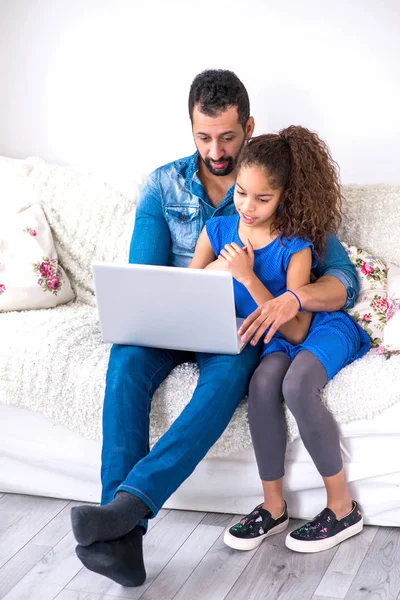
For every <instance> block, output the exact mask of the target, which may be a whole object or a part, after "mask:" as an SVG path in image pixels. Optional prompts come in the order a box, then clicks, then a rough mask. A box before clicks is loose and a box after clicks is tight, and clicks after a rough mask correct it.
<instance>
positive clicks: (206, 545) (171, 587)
mask: <svg viewBox="0 0 400 600" xmlns="http://www.w3.org/2000/svg"><path fill="white" fill-rule="evenodd" d="M224 529H225V528H224V527H217V526H215V525H204V523H203V522H201V523H200V525H198V526H197V527H196V529H195V530H194V531H193V533H192V534H191V535H190V536H189V537H188V539H187V540H186V542H185V543H184V544H183V545H182V546H181V547H180V549H179V550H178V552H177V553H176V554H175V556H174V557H173V558H172V559H171V560H170V562H169V563H168V564H167V566H166V567H165V568H164V569H163V570H162V571H161V573H160V575H159V576H158V577H157V578H156V579H155V580H154V581H153V583H152V584H151V585H150V586H149V587H148V589H147V590H146V592H145V593H144V595H143V596H142V598H141V600H172V598H174V596H175V594H176V593H177V592H178V591H179V589H180V588H181V587H182V585H183V584H184V583H185V581H186V580H187V579H188V578H189V577H190V575H191V574H192V573H193V571H194V569H195V568H196V567H197V565H198V564H199V562H200V561H201V560H202V558H203V557H204V556H205V554H207V552H208V551H209V549H210V548H211V547H212V546H213V544H214V543H215V541H216V540H217V538H218V537H219V536H220V535H221V533H222V532H223V531H224Z"/></svg>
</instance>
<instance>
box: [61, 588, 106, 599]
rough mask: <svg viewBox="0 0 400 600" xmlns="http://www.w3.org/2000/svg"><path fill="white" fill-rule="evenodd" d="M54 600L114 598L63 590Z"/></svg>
mask: <svg viewBox="0 0 400 600" xmlns="http://www.w3.org/2000/svg"><path fill="white" fill-rule="evenodd" d="M54 600H115V596H105V595H104V594H90V593H88V592H75V591H73V590H63V591H62V592H60V593H59V594H58V595H57V596H56V597H55V599H54Z"/></svg>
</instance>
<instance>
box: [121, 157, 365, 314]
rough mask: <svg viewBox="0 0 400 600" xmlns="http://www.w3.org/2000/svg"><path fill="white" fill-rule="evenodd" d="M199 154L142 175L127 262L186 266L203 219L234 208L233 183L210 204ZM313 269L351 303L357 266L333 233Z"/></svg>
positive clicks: (202, 225)
mask: <svg viewBox="0 0 400 600" xmlns="http://www.w3.org/2000/svg"><path fill="white" fill-rule="evenodd" d="M198 159H199V155H198V153H197V152H195V154H193V155H192V156H189V157H187V158H182V159H180V160H176V161H174V162H171V163H169V164H167V165H165V166H163V167H159V168H158V169H156V170H155V171H153V173H151V174H150V175H149V177H148V178H147V180H146V182H145V183H144V185H143V186H142V189H141V191H140V196H139V200H138V203H137V207H136V217H135V228H134V231H133V235H132V240H131V245H130V251H129V262H130V263H136V264H146V265H169V266H174V267H187V266H188V264H189V262H190V261H191V259H192V257H193V252H194V249H195V246H196V243H197V240H198V237H199V235H200V232H201V231H202V229H203V227H204V225H205V223H206V221H207V220H208V219H211V218H212V217H222V216H224V215H232V214H235V212H236V209H235V205H234V202H233V190H234V185H232V186H231V187H230V188H229V190H228V191H227V193H226V196H225V198H224V199H223V200H222V202H221V203H220V204H219V206H218V207H217V208H215V207H214V206H213V205H212V204H211V202H210V201H209V199H208V198H207V195H206V191H205V189H204V187H203V185H202V183H201V181H200V179H199V177H198V175H197V169H198ZM313 274H314V276H315V277H316V278H318V277H322V275H333V276H334V277H336V278H337V279H339V281H341V282H342V283H343V285H344V286H345V288H346V290H347V302H346V305H345V307H344V308H350V307H352V306H353V305H354V302H355V300H356V298H357V295H358V290H359V282H358V278H357V273H356V269H355V267H354V265H353V264H352V263H351V262H350V259H349V257H348V256H347V253H346V251H345V250H344V248H343V246H342V245H341V243H340V242H339V240H338V239H337V237H335V236H334V235H329V236H328V237H327V250H326V253H325V256H324V259H323V260H320V261H319V263H318V265H317V267H316V268H315V269H313Z"/></svg>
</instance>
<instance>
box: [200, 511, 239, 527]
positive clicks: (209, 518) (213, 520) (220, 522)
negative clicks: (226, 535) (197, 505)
mask: <svg viewBox="0 0 400 600" xmlns="http://www.w3.org/2000/svg"><path fill="white" fill-rule="evenodd" d="M234 516H235V515H231V514H225V513H207V514H206V516H205V517H204V519H203V520H202V522H201V524H202V525H217V527H225V528H226V527H228V525H229V524H230V523H231V522H232V519H233V518H234ZM236 519H237V520H238V519H239V517H236Z"/></svg>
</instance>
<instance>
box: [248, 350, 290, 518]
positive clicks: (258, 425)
mask: <svg viewBox="0 0 400 600" xmlns="http://www.w3.org/2000/svg"><path fill="white" fill-rule="evenodd" d="M289 366H290V359H289V358H288V357H287V356H286V354H285V353H284V352H276V353H274V354H269V355H267V356H265V357H264V358H263V360H262V361H261V363H260V365H259V366H258V368H257V369H256V371H255V373H254V375H253V377H252V379H251V382H250V387H249V397H248V406H249V409H248V417H249V426H250V433H251V437H252V440H253V446H254V452H255V455H256V459H257V465H258V471H259V473H260V477H261V480H262V484H263V489H264V504H263V508H264V509H265V510H268V511H269V512H270V513H271V516H272V518H273V519H277V518H278V517H279V516H280V515H281V514H282V512H283V510H284V500H283V495H282V481H283V475H284V461H285V451H286V424H285V418H284V414H283V409H282V381H283V379H284V377H285V374H286V372H287V370H288V368H289Z"/></svg>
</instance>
